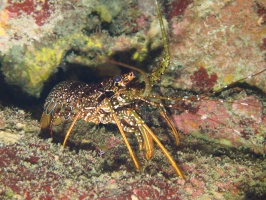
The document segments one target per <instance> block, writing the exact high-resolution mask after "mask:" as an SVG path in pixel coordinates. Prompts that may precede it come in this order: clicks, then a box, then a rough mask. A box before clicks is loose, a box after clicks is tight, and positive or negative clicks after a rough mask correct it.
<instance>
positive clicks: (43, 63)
mask: <svg viewBox="0 0 266 200" xmlns="http://www.w3.org/2000/svg"><path fill="white" fill-rule="evenodd" d="M60 46H61V45H58V44H55V45H54V46H53V47H52V48H42V49H41V50H40V51H37V52H33V53H31V52H27V53H26V58H25V63H27V65H28V69H27V73H28V78H29V85H31V86H32V87H38V85H39V84H40V83H42V82H43V81H45V80H47V79H48V78H49V76H50V74H51V73H52V72H53V71H54V69H55V67H57V66H58V65H59V63H60V61H61V60H62V58H63V55H64V53H65V50H66V48H60Z"/></svg>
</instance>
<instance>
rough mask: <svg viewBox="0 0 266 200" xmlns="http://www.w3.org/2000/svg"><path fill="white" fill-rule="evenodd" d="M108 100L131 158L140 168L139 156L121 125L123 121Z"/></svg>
mask: <svg viewBox="0 0 266 200" xmlns="http://www.w3.org/2000/svg"><path fill="white" fill-rule="evenodd" d="M106 100H107V101H108V102H107V103H108V105H109V107H110V111H111V113H112V116H113V118H114V120H115V123H116V125H117V127H118V129H119V131H120V133H121V135H122V137H123V139H124V141H125V143H126V146H127V149H128V151H129V154H130V156H131V158H132V160H133V162H134V164H135V166H136V168H137V169H138V170H140V164H139V161H138V159H137V157H136V155H135V153H134V151H133V150H132V148H131V146H130V144H129V142H128V140H127V137H126V134H125V131H124V130H123V128H122V126H121V125H120V124H121V122H120V120H119V119H118V117H117V114H116V113H115V111H114V109H113V107H112V105H111V103H110V101H109V99H106Z"/></svg>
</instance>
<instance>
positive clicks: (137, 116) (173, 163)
mask: <svg viewBox="0 0 266 200" xmlns="http://www.w3.org/2000/svg"><path fill="white" fill-rule="evenodd" d="M129 111H130V112H131V115H132V116H134V117H135V119H136V121H137V123H138V124H140V125H141V126H142V127H143V128H144V129H145V131H146V132H147V133H148V134H149V135H150V136H151V137H152V139H153V140H154V141H155V143H156V144H157V145H158V146H159V147H160V148H161V150H162V152H163V153H164V155H165V156H166V157H167V159H168V160H169V162H170V163H171V165H172V166H173V168H174V170H175V171H176V174H177V175H178V176H180V177H181V178H183V179H185V176H184V175H183V173H182V172H181V170H180V169H179V167H178V166H177V164H176V162H175V161H174V159H173V158H172V156H171V155H170V154H169V152H168V151H167V149H166V148H165V147H164V146H163V144H162V143H161V142H160V140H159V139H158V138H157V137H156V135H155V134H154V133H153V132H152V130H151V129H150V128H149V127H148V126H147V124H145V123H144V122H143V120H142V119H141V117H140V116H139V115H138V114H137V113H136V112H135V111H134V110H131V109H129Z"/></svg>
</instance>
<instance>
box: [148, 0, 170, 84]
mask: <svg viewBox="0 0 266 200" xmlns="http://www.w3.org/2000/svg"><path fill="white" fill-rule="evenodd" d="M155 5H156V9H157V15H158V20H159V23H160V28H161V33H162V39H163V47H164V58H163V60H162V61H161V63H160V65H159V67H158V68H157V69H155V70H154V71H153V72H152V74H151V84H153V83H154V82H155V81H158V80H160V79H161V75H162V74H163V73H164V71H165V69H166V68H167V67H168V66H169V64H170V53H169V45H168V38H167V35H166V31H165V27H164V23H163V17H162V12H161V9H160V7H159V3H158V1H157V0H155Z"/></svg>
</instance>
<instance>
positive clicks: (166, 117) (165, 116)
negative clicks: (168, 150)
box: [160, 109, 180, 145]
mask: <svg viewBox="0 0 266 200" xmlns="http://www.w3.org/2000/svg"><path fill="white" fill-rule="evenodd" d="M160 114H161V115H162V117H163V118H164V119H165V121H166V122H167V123H168V125H169V126H170V127H171V129H172V131H173V134H174V136H175V141H176V145H179V143H180V140H179V136H178V132H177V130H176V128H175V126H174V123H173V122H172V120H171V119H170V118H169V117H168V116H167V115H166V113H165V111H164V110H162V109H160Z"/></svg>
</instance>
